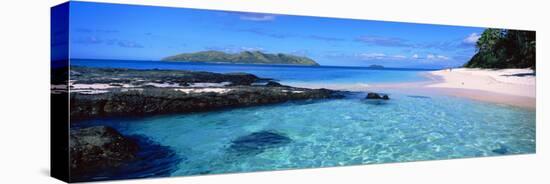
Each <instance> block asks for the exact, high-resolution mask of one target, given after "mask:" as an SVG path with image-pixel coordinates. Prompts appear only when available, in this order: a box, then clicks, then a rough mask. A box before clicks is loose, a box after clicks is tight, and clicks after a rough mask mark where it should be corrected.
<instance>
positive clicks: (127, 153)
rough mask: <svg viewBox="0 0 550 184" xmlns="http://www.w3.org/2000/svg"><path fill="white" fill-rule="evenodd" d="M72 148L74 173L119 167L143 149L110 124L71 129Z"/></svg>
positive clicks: (70, 144)
mask: <svg viewBox="0 0 550 184" xmlns="http://www.w3.org/2000/svg"><path fill="white" fill-rule="evenodd" d="M69 148H70V155H71V156H70V164H71V165H70V166H71V174H72V175H78V174H81V173H86V172H93V171H97V170H101V169H106V168H114V167H118V166H120V165H122V164H124V163H126V162H128V161H131V160H133V159H135V158H136V153H137V152H138V150H139V146H138V144H137V143H136V142H134V141H133V140H131V139H128V138H125V137H124V136H122V135H121V134H120V133H119V132H117V131H116V130H115V129H113V128H110V127H107V126H95V127H89V128H83V129H79V130H71V134H70V139H69Z"/></svg>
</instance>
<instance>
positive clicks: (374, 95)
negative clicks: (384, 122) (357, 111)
mask: <svg viewBox="0 0 550 184" xmlns="http://www.w3.org/2000/svg"><path fill="white" fill-rule="evenodd" d="M365 99H381V100H389V99H390V97H388V95H386V94H378V93H373V92H370V93H368V94H367V97H365Z"/></svg>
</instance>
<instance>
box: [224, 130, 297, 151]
mask: <svg viewBox="0 0 550 184" xmlns="http://www.w3.org/2000/svg"><path fill="white" fill-rule="evenodd" d="M291 141H292V140H291V139H290V138H288V137H287V136H285V135H283V134H281V133H277V132H274V131H260V132H254V133H251V134H249V135H245V136H242V137H239V138H237V139H235V140H233V141H232V142H231V146H230V147H229V150H230V151H232V152H234V153H237V154H259V153H262V152H263V151H264V150H266V149H269V148H276V147H280V146H284V145H286V144H288V143H290V142H291Z"/></svg>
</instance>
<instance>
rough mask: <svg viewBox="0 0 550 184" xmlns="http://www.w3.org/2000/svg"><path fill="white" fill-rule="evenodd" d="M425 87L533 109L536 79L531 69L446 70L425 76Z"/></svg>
mask: <svg viewBox="0 0 550 184" xmlns="http://www.w3.org/2000/svg"><path fill="white" fill-rule="evenodd" d="M429 77H432V78H434V81H435V82H434V83H432V84H427V85H425V87H426V88H433V89H440V90H442V91H444V92H448V93H450V94H452V95H456V96H462V97H468V98H472V99H476V100H482V101H489V102H496V103H503V104H509V105H516V106H522V107H528V108H535V105H536V103H535V98H536V77H535V75H534V73H533V70H531V69H501V70H492V69H470V68H459V69H452V70H449V69H446V70H439V71H434V72H430V73H429Z"/></svg>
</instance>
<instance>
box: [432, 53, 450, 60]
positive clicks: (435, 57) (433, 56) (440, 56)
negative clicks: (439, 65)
mask: <svg viewBox="0 0 550 184" xmlns="http://www.w3.org/2000/svg"><path fill="white" fill-rule="evenodd" d="M426 59H428V60H440V61H441V60H450V59H451V58H450V57H448V56H443V55H434V54H428V55H426Z"/></svg>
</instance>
